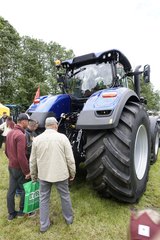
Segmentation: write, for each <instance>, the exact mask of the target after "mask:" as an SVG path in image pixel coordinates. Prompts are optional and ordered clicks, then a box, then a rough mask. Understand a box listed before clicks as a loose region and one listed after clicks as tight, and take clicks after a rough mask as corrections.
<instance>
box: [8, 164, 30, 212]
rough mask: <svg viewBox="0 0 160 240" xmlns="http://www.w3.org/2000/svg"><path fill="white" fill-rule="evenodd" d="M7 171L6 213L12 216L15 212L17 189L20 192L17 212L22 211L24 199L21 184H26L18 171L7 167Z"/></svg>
mask: <svg viewBox="0 0 160 240" xmlns="http://www.w3.org/2000/svg"><path fill="white" fill-rule="evenodd" d="M8 170H9V189H8V193H7V208H8V213H9V214H12V213H14V211H15V195H16V189H17V188H19V189H20V190H21V191H22V193H21V195H20V203H19V210H20V211H23V208H24V197H25V192H24V188H23V184H24V183H25V182H26V179H25V176H24V174H23V173H22V171H21V170H20V169H16V168H11V167H9V168H8Z"/></svg>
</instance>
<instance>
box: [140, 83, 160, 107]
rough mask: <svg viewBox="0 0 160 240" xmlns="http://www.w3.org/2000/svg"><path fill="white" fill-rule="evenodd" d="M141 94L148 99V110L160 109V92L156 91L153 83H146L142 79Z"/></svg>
mask: <svg viewBox="0 0 160 240" xmlns="http://www.w3.org/2000/svg"><path fill="white" fill-rule="evenodd" d="M141 96H143V97H144V98H145V99H146V100H147V107H148V110H153V111H159V110H160V92H159V91H154V88H153V85H152V83H148V84H145V83H144V82H143V81H142V80H141Z"/></svg>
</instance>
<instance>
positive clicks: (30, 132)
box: [25, 128, 37, 160]
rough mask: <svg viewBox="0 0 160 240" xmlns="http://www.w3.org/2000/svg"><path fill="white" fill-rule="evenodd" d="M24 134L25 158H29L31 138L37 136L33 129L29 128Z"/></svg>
mask: <svg viewBox="0 0 160 240" xmlns="http://www.w3.org/2000/svg"><path fill="white" fill-rule="evenodd" d="M25 134H26V141H27V153H26V155H27V159H28V160H29V158H30V155H31V149H32V142H33V138H34V137H36V136H37V134H36V132H35V131H31V130H30V129H29V128H27V129H26V130H25Z"/></svg>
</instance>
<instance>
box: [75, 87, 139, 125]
mask: <svg viewBox="0 0 160 240" xmlns="http://www.w3.org/2000/svg"><path fill="white" fill-rule="evenodd" d="M128 100H130V101H134V102H139V98H138V96H137V94H136V93H135V92H134V91H133V90H131V89H128V88H124V87H123V88H121V87H120V88H110V89H104V90H100V91H98V92H96V93H94V94H92V95H91V96H90V97H89V99H88V100H87V102H86V103H85V105H84V107H83V109H82V111H81V112H80V115H79V117H78V120H77V124H76V127H77V129H111V128H115V127H116V126H117V125H118V122H119V119H120V116H121V113H122V110H123V108H124V106H125V104H126V102H127V101H128Z"/></svg>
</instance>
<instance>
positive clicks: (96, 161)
mask: <svg viewBox="0 0 160 240" xmlns="http://www.w3.org/2000/svg"><path fill="white" fill-rule="evenodd" d="M149 129H150V125H149V118H148V115H147V113H146V111H145V110H144V108H143V106H142V105H141V104H139V103H135V102H128V103H127V104H126V105H125V107H124V109H123V111H122V114H121V117H120V121H119V124H118V126H117V127H116V128H115V129H109V130H104V131H102V130H99V131H97V130H96V131H95V130H91V131H88V132H87V143H86V145H85V151H86V161H85V166H86V169H87V179H88V180H89V181H91V182H92V183H93V188H94V189H95V190H97V191H98V192H99V194H101V195H102V196H103V197H109V196H112V197H114V198H116V199H118V200H119V201H122V202H128V203H135V202H136V201H137V200H138V199H139V198H140V197H141V196H142V194H143V193H144V191H145V190H146V183H147V180H148V172H149V167H150V142H151V139H150V138H151V137H150V130H149Z"/></svg>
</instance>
